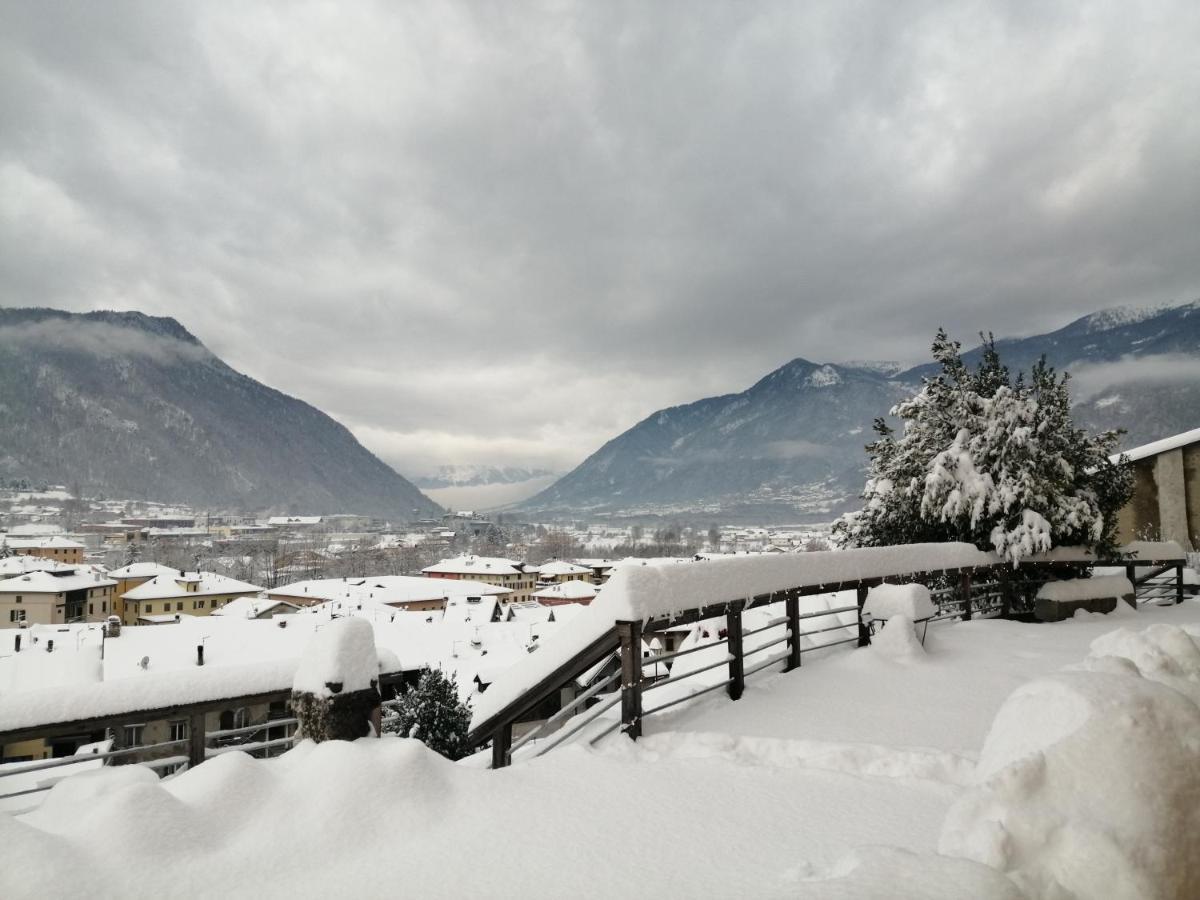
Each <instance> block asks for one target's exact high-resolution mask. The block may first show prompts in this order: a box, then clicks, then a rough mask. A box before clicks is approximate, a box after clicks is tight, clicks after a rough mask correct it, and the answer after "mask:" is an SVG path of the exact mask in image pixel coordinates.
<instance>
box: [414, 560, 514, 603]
mask: <svg viewBox="0 0 1200 900" xmlns="http://www.w3.org/2000/svg"><path fill="white" fill-rule="evenodd" d="M421 573H422V574H423V575H427V576H429V577H430V578H448V579H451V580H454V581H482V582H483V583H484V584H494V585H496V586H497V587H502V588H508V589H509V590H510V591H512V594H511V595H510V596H509V597H507V598H506V600H507V601H509V602H520V601H523V600H528V599H529V598H530V597H531V596H532V595H533V592H534V589H535V588H536V587H537V569H536V568H534V567H532V566H528V567H527V566H526V565H525V564H524V563H518V562H513V561H512V560H511V559H501V558H499V557H489V556H459V557H456V558H454V559H444V560H442V561H441V562H439V563H435V564H434V565H432V566H427V567H426V568H424V569H422V570H421Z"/></svg>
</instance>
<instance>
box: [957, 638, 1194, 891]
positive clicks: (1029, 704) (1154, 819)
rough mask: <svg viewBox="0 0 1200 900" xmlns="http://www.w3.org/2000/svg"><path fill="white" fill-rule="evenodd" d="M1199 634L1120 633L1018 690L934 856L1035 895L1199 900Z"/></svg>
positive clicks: (991, 735)
mask: <svg viewBox="0 0 1200 900" xmlns="http://www.w3.org/2000/svg"><path fill="white" fill-rule="evenodd" d="M1196 633H1200V632H1196ZM1196 633H1193V632H1190V631H1189V630H1187V629H1185V628H1180V627H1177V626H1173V625H1155V626H1152V627H1150V628H1147V629H1145V630H1144V631H1141V632H1137V633H1134V632H1130V631H1128V630H1125V629H1121V630H1119V631H1116V632H1113V633H1111V634H1109V635H1106V636H1104V637H1102V638H1100V639H1098V640H1096V641H1095V642H1094V643H1093V645H1092V650H1091V653H1090V655H1089V656H1088V658H1087V659H1086V660H1085V661H1084V663H1083V664H1081V665H1080V666H1077V667H1075V668H1074V669H1073V670H1067V671H1063V672H1059V673H1056V674H1054V675H1051V676H1048V677H1044V678H1039V679H1037V680H1035V681H1033V682H1030V683H1029V684H1027V685H1025V686H1023V687H1021V688H1019V689H1018V690H1017V691H1015V692H1014V693H1013V694H1012V696H1011V697H1010V698H1009V699H1008V700H1007V701H1006V702H1005V704H1004V705H1003V706H1002V707H1001V709H1000V711H999V713H998V714H997V716H996V719H995V721H994V723H993V725H992V729H991V731H990V733H989V734H988V737H987V740H986V741H985V743H984V747H983V752H982V754H981V756H980V760H979V765H978V769H977V773H976V778H977V783H976V785H975V787H974V788H972V789H971V790H970V791H969V792H968V793H967V794H966V795H965V796H964V797H962V798H961V799H960V800H959V801H957V802H956V803H955V805H954V806H953V807H951V809H950V812H949V813H948V815H947V817H946V822H945V825H944V828H943V832H942V837H941V842H940V847H939V849H940V850H941V852H943V853H945V854H948V855H952V856H961V857H966V858H969V859H974V860H976V861H978V862H982V863H985V864H987V865H989V866H992V867H994V868H996V869H999V870H1001V871H1003V872H1005V873H1007V874H1008V875H1009V877H1010V878H1012V880H1013V881H1014V882H1015V883H1016V884H1017V885H1018V887H1020V888H1021V889H1022V890H1023V891H1024V892H1025V893H1027V894H1028V895H1029V896H1035V897H1110V898H1126V897H1127V898H1147V897H1196V896H1200V854H1197V853H1196V852H1195V849H1194V848H1195V846H1196V844H1197V841H1198V840H1200V705H1198V704H1200V646H1198V645H1197V641H1196Z"/></svg>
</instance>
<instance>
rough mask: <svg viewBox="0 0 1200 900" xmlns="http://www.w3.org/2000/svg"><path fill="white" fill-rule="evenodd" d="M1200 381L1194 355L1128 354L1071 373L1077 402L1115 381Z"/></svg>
mask: <svg viewBox="0 0 1200 900" xmlns="http://www.w3.org/2000/svg"><path fill="white" fill-rule="evenodd" d="M1198 381H1200V360H1198V359H1196V358H1195V357H1194V356H1182V355H1176V354H1171V353H1167V354H1162V355H1159V356H1151V357H1136V356H1127V357H1124V358H1123V359H1120V360H1118V361H1117V362H1112V363H1099V364H1096V365H1088V366H1079V367H1078V368H1076V369H1075V370H1074V371H1072V373H1071V385H1072V391H1071V393H1072V395H1073V398H1074V399H1075V401H1076V402H1084V401H1087V400H1091V399H1093V398H1096V397H1098V396H1099V395H1100V394H1102V393H1103V392H1105V391H1106V390H1108V389H1109V388H1110V387H1112V386H1113V385H1115V384H1140V383H1145V382H1154V383H1168V384H1170V383H1186V382H1192V383H1195V382H1198Z"/></svg>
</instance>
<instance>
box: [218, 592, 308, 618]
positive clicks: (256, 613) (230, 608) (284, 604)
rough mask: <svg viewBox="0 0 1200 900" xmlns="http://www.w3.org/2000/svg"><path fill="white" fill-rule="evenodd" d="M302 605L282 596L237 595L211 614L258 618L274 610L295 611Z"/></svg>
mask: <svg viewBox="0 0 1200 900" xmlns="http://www.w3.org/2000/svg"><path fill="white" fill-rule="evenodd" d="M299 608H300V607H299V606H297V605H296V604H295V603H291V602H289V601H287V600H284V599H282V598H274V597H271V598H267V599H263V598H262V597H251V596H249V595H247V596H244V597H235V598H234V599H233V600H230V601H229V602H228V603H226V604H225V605H224V606H222V607H221V608H220V609H214V610H213V611H212V613H210V615H214V616H228V617H229V618H241V619H257V618H258V617H260V616H262V615H263V614H265V613H268V612H271V611H272V610H276V611H282V612H293V611H295V610H297V609H299Z"/></svg>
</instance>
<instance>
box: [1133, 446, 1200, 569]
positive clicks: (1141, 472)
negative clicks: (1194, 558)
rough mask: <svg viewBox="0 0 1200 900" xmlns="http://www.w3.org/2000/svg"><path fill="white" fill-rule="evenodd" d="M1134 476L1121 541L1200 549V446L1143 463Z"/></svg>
mask: <svg viewBox="0 0 1200 900" xmlns="http://www.w3.org/2000/svg"><path fill="white" fill-rule="evenodd" d="M1133 472H1134V479H1133V497H1131V498H1130V500H1129V502H1128V503H1127V504H1126V505H1125V507H1124V508H1123V509H1122V510H1121V511H1120V513H1118V518H1117V540H1118V541H1119V542H1120V543H1126V542H1128V541H1133V540H1138V539H1149V540H1162V541H1178V542H1179V544H1180V545H1181V546H1182V547H1183V548H1184V549H1197V548H1200V443H1195V444H1190V445H1188V446H1186V447H1177V448H1175V449H1174V450H1167V451H1165V452H1163V453H1159V454H1157V455H1155V456H1151V457H1147V458H1146V459H1140V460H1138V461H1137V462H1135V463H1134V464H1133Z"/></svg>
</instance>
